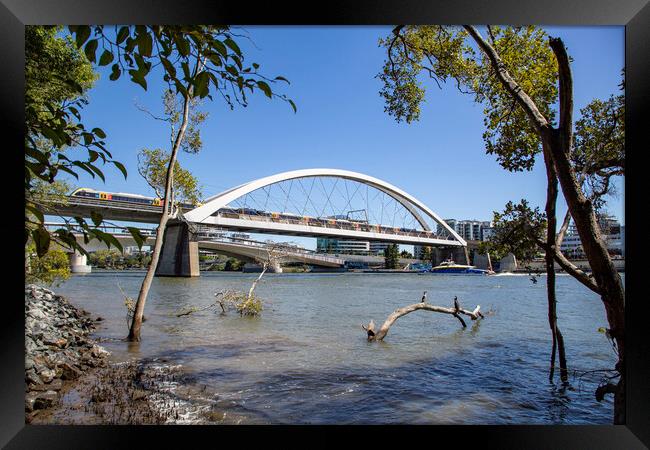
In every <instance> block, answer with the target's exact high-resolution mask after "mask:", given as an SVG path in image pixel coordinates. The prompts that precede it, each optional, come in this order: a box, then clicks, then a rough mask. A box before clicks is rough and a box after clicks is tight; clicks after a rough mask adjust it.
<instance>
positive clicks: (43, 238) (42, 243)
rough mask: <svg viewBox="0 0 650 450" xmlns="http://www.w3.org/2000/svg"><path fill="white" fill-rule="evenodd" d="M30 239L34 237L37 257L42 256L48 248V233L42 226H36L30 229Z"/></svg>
mask: <svg viewBox="0 0 650 450" xmlns="http://www.w3.org/2000/svg"><path fill="white" fill-rule="evenodd" d="M32 239H34V245H36V254H37V255H38V257H39V258H40V257H42V256H44V255H45V254H46V253H47V251H48V249H49V248H50V233H48V231H47V230H46V229H45V228H44V227H38V228H36V229H34V230H32Z"/></svg>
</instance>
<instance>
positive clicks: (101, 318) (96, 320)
mask: <svg viewBox="0 0 650 450" xmlns="http://www.w3.org/2000/svg"><path fill="white" fill-rule="evenodd" d="M102 320H104V318H103V317H98V318H96V319H95V322H101V321H102Z"/></svg>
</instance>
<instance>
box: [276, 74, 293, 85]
mask: <svg viewBox="0 0 650 450" xmlns="http://www.w3.org/2000/svg"><path fill="white" fill-rule="evenodd" d="M275 79H276V80H280V81H286V82H287V84H291V83H289V80H287V79H286V78H285V77H281V76H277V77H275Z"/></svg>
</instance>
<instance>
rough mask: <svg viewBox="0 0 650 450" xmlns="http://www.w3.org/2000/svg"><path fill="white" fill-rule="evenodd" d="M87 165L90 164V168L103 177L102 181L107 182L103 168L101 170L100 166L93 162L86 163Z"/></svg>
mask: <svg viewBox="0 0 650 450" xmlns="http://www.w3.org/2000/svg"><path fill="white" fill-rule="evenodd" d="M86 165H87V166H88V168H89V169H90V170H92V171H93V172H95V173H96V174H97V176H98V177H99V178H101V179H102V181H103V182H104V183H106V178H104V173H103V172H102V171H101V170H99V168H98V167H97V166H95V165H94V164H91V163H86Z"/></svg>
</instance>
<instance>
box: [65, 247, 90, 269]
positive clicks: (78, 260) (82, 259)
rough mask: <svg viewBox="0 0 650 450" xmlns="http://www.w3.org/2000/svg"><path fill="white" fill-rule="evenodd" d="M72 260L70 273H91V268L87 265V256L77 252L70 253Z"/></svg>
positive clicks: (69, 256)
mask: <svg viewBox="0 0 650 450" xmlns="http://www.w3.org/2000/svg"><path fill="white" fill-rule="evenodd" d="M68 258H69V260H70V272H72V273H90V272H91V270H92V269H91V267H90V266H89V265H88V264H87V258H86V255H83V254H81V253H79V252H78V251H77V250H75V251H74V253H68Z"/></svg>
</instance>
